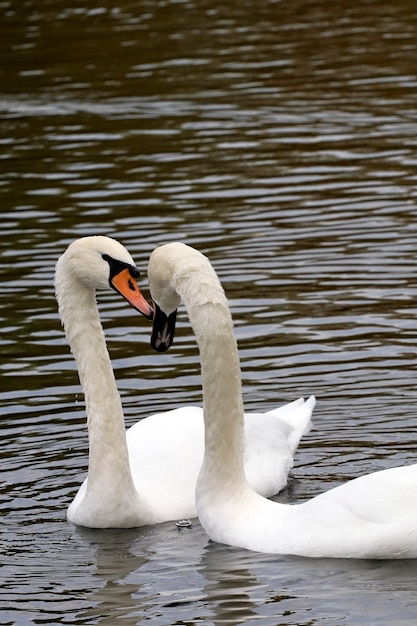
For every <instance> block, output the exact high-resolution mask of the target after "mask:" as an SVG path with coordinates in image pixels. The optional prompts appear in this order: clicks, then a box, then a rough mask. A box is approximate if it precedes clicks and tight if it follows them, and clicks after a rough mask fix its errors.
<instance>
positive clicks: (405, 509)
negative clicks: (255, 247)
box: [148, 243, 417, 559]
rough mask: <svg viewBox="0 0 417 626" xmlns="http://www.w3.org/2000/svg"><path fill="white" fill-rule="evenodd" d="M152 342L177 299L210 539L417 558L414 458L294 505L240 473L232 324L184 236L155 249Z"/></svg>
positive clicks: (210, 275) (253, 546) (266, 547)
mask: <svg viewBox="0 0 417 626" xmlns="http://www.w3.org/2000/svg"><path fill="white" fill-rule="evenodd" d="M148 278H149V284H150V291H151V296H152V299H153V301H154V303H155V316H154V328H153V331H152V345H153V346H154V348H155V349H157V350H159V351H162V350H164V349H167V348H168V347H169V345H170V343H171V342H172V336H173V327H174V318H175V309H176V308H177V306H178V304H179V302H180V299H182V300H183V302H184V304H185V306H186V308H187V311H188V315H189V318H190V322H191V325H192V327H193V330H194V333H195V336H196V340H197V343H198V346H199V351H200V360H201V372H202V382H203V404H204V420H205V453H204V461H203V465H202V468H201V471H200V473H199V476H198V480H197V487H196V503H197V513H198V517H199V519H200V522H201V525H202V527H203V528H204V530H205V531H206V533H207V534H208V536H209V538H210V539H211V540H213V541H216V542H219V543H223V544H228V545H231V546H236V547H240V548H246V549H248V550H253V551H257V552H269V553H275V554H287V555H298V556H305V557H337V558H361V559H396V558H417V465H416V464H414V465H410V466H405V467H397V468H391V469H386V470H382V471H379V472H375V473H371V474H368V475H365V476H362V477H359V478H356V479H354V480H352V481H349V482H347V483H345V484H343V485H341V486H339V487H336V488H334V489H330V490H329V491H327V492H325V493H322V494H320V495H318V496H316V497H315V498H312V499H311V500H309V501H306V502H303V503H300V504H282V503H278V502H274V501H271V500H267V499H266V498H264V497H262V496H261V495H259V494H258V493H256V492H255V491H254V490H253V489H252V488H251V487H250V485H249V484H248V482H247V480H246V478H245V473H244V463H243V459H244V454H243V451H244V430H243V408H242V394H241V379H240V367H239V359H238V355H237V346H236V340H235V337H234V333H233V323H232V319H231V315H230V312H229V308H228V304H227V300H226V297H225V295H224V291H223V289H222V287H221V285H220V282H219V280H218V278H217V276H216V274H215V271H214V269H213V268H212V266H211V265H210V263H209V261H208V259H207V258H206V257H205V256H203V255H202V254H200V253H199V252H198V251H197V250H195V249H193V248H191V247H189V246H186V245H185V244H181V243H171V244H167V245H166V246H163V247H160V248H157V249H156V250H154V251H153V253H152V255H151V257H150V261H149V267H148Z"/></svg>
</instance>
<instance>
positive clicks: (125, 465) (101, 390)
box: [56, 271, 134, 493]
mask: <svg viewBox="0 0 417 626" xmlns="http://www.w3.org/2000/svg"><path fill="white" fill-rule="evenodd" d="M56 286H57V300H58V306H59V311H60V314H61V318H62V323H63V325H64V327H65V333H66V336H67V339H68V342H69V344H70V347H71V350H72V353H73V355H74V358H75V360H76V363H77V367H78V373H79V377H80V381H81V384H82V386H83V390H84V396H85V403H86V410H87V418H88V434H89V469H88V491H89V492H91V491H93V490H95V491H96V493H100V492H101V493H105V492H106V490H107V489H108V486H109V485H110V484H112V485H115V481H116V482H119V483H120V485H123V490H126V489H130V488H131V489H134V487H133V482H132V479H131V474H130V469H129V461H128V452H127V446H126V434H125V425H124V417H123V410H122V405H121V401H120V396H119V393H118V390H117V387H116V381H115V378H114V374H113V369H112V366H111V362H110V357H109V354H108V351H107V348H106V342H105V338H104V333H103V328H102V325H101V322H100V318H99V314H98V310H97V305H96V301H95V293H94V290H93V289H91V288H87V287H85V286H83V285H82V284H81V283H80V282H79V281H77V280H76V278H74V277H72V276H71V274H70V273H65V274H64V273H63V272H58V271H57V280H56ZM116 488H117V485H116Z"/></svg>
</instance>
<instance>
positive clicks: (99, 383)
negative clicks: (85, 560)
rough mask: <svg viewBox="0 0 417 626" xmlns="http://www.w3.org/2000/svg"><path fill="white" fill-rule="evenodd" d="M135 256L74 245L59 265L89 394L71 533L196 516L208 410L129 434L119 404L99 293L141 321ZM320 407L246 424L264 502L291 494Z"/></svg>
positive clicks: (62, 307)
mask: <svg viewBox="0 0 417 626" xmlns="http://www.w3.org/2000/svg"><path fill="white" fill-rule="evenodd" d="M138 275H139V272H138V270H137V269H136V267H135V265H134V262H133V260H132V257H131V256H130V254H129V253H128V252H127V250H126V249H125V248H124V247H123V246H122V245H121V244H120V243H118V242H117V241H115V240H113V239H110V238H108V237H101V236H98V237H84V238H82V239H79V240H77V241H75V242H74V243H72V244H71V245H70V246H69V247H68V249H67V250H66V252H65V253H64V254H63V255H62V256H61V258H60V259H59V260H58V263H57V266H56V277H55V285H56V296H57V300H58V306H59V312H60V315H61V317H62V322H63V325H64V327H65V332H66V336H67V339H68V341H69V344H70V346H71V350H72V352H73V355H74V357H75V360H76V362H77V366H78V371H79V376H80V380H81V383H82V386H83V389H84V394H85V402H86V410H87V416H88V436H89V468H88V478H87V479H86V480H85V481H84V483H83V484H82V485H81V487H80V489H79V491H78V493H77V494H76V496H75V498H74V500H73V502H72V503H71V504H70V506H69V508H68V512H67V517H68V519H69V520H70V521H71V522H73V523H74V524H78V525H82V526H89V527H100V528H109V527H132V526H141V525H145V524H154V523H159V522H164V521H168V520H175V519H180V518H182V517H195V516H196V506H195V485H196V481H197V476H198V472H199V469H200V467H201V463H202V460H203V454H204V425H203V416H202V409H200V408H198V407H185V408H179V409H175V410H173V411H167V412H166V413H160V414H155V415H152V416H150V417H148V418H146V419H142V420H140V421H139V422H137V423H136V424H135V425H134V426H132V427H131V428H130V429H129V430H128V431H127V433H126V431H125V426H124V418H123V410H122V406H121V401H120V396H119V394H118V391H117V387H116V382H115V378H114V374H113V370H112V367H111V362H110V358H109V354H108V352H107V348H106V343H105V338H104V333H103V329H102V326H101V323H100V319H99V315H98V311H97V305H96V300H95V290H96V289H105V288H109V286H110V287H112V288H114V289H116V290H117V291H119V292H120V293H121V295H123V296H124V297H125V298H126V300H127V301H128V302H129V303H130V304H131V305H132V306H133V307H135V308H136V309H138V310H139V311H141V312H142V313H143V314H144V315H145V316H147V317H151V316H152V313H153V312H152V310H151V308H150V307H149V305H148V303H147V302H146V301H145V300H144V298H143V297H142V295H141V294H140V291H139V288H138V286H137V283H136V278H137V276H138ZM313 407H314V401H311V402H310V403H303V402H302V401H296V402H294V403H291V404H289V405H286V407H282V408H281V409H278V410H276V411H272V412H270V413H267V414H265V415H256V414H251V415H248V416H247V420H246V428H247V432H248V438H249V444H248V446H247V450H246V459H247V467H248V477H249V480H250V481H251V483H252V484H253V486H254V487H255V488H256V489H258V490H259V491H260V492H261V493H264V494H265V495H272V494H273V493H276V492H277V491H278V490H279V489H281V488H282V487H284V486H285V484H286V480H287V473H288V471H289V469H290V468H291V466H292V456H293V453H294V451H295V450H296V448H297V446H298V443H299V440H300V438H301V436H302V434H303V432H304V431H305V430H306V429H308V427H309V424H310V416H311V412H312V410H313Z"/></svg>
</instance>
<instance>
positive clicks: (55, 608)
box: [0, 0, 417, 626]
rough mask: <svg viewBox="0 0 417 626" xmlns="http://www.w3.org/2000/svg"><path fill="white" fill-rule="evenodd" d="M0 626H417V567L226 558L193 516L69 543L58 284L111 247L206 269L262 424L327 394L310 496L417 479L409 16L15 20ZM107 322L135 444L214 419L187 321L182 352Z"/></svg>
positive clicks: (4, 234) (36, 13) (72, 457)
mask: <svg viewBox="0 0 417 626" xmlns="http://www.w3.org/2000/svg"><path fill="white" fill-rule="evenodd" d="M0 11H1V13H2V20H1V23H2V26H3V28H2V37H1V38H0V57H1V60H2V63H0V68H1V69H0V77H1V85H2V87H1V95H0V111H1V119H2V122H1V125H0V144H1V151H0V154H1V162H2V168H1V169H2V176H1V177H0V196H1V207H2V212H1V215H2V228H1V238H0V245H1V259H2V263H1V266H0V273H1V280H2V289H1V290H0V316H1V323H2V333H1V337H0V345H1V361H0V368H1V389H0V407H1V414H2V440H3V446H2V483H3V489H2V494H1V503H0V507H1V513H2V516H1V518H0V519H1V541H2V553H3V558H2V564H3V565H2V573H1V585H0V588H1V591H0V606H1V611H0V623H2V624H17V625H19V626H23V625H24V626H27V625H29V624H111V625H114V624H115V622H116V621H117V623H121V624H126V625H133V624H139V623H142V622H144V621H147V622H148V623H151V624H153V625H155V626H157V625H158V626H159V625H161V626H162V625H167V626H169V625H171V626H172V625H173V624H197V623H204V624H216V625H217V624H240V623H246V622H249V621H251V620H256V621H257V623H258V624H261V625H262V626H277V625H278V624H289V625H290V624H292V625H298V626H301V625H304V624H306V625H307V624H329V625H331V626H334V624H335V623H341V624H348V625H349V626H352V625H363V624H375V623H378V624H380V625H382V624H392V623H393V622H395V624H397V625H408V624H413V623H414V622H415V615H416V609H417V601H416V599H415V577H416V573H417V572H416V565H415V564H414V562H412V561H410V562H398V563H387V562H381V563H378V562H365V561H360V562H358V561H353V562H349V561H343V560H342V561H339V560H335V561H333V560H308V559H299V558H291V557H277V556H274V555H260V554H255V553H250V552H245V551H243V550H237V549H232V548H227V547H224V546H219V545H215V544H212V543H210V542H208V540H207V538H206V536H205V534H204V532H203V531H202V529H201V527H200V526H199V524H198V521H195V522H194V524H193V527H192V528H191V529H190V530H183V531H181V532H180V531H178V529H177V528H176V527H175V524H172V523H167V524H162V525H160V526H157V527H153V528H142V529H135V530H129V531H91V530H87V529H79V528H75V527H73V526H72V525H71V524H69V523H68V522H67V521H66V519H65V511H66V508H67V506H68V504H69V503H70V501H71V499H72V498H73V496H74V494H75V492H76V490H77V488H78V485H79V484H80V482H81V480H82V478H83V476H84V475H85V471H86V462H87V448H88V442H87V435H86V428H85V412H84V405H83V397H82V393H81V390H80V387H79V384H78V379H77V373H76V369H75V364H74V362H73V359H72V357H71V355H70V353H69V350H68V347H67V345H66V343H65V340H64V337H63V333H62V329H61V327H60V323H59V319H58V315H57V312H56V303H55V298H54V290H53V273H54V265H55V262H56V259H57V258H58V256H59V255H60V254H61V253H62V252H63V250H64V249H65V247H66V246H67V245H68V244H69V243H70V242H71V241H72V240H73V239H75V238H77V237H79V236H83V235H90V234H107V235H111V236H114V237H116V238H117V239H119V240H120V241H121V242H123V243H124V244H125V245H126V246H127V247H128V249H129V250H130V252H131V253H132V255H133V256H134V258H135V260H136V262H137V264H138V266H139V267H140V268H141V269H142V270H143V272H144V273H143V278H142V284H143V285H144V286H145V289H146V278H145V272H146V264H147V259H148V257H149V254H150V252H151V250H152V249H153V248H154V247H155V246H157V245H160V244H162V243H166V242H168V241H173V240H181V241H184V242H186V243H188V244H190V245H193V246H196V247H197V248H199V249H200V250H201V251H202V252H204V253H206V254H207V255H208V256H209V257H210V259H211V261H212V263H213V265H214V267H215V268H216V270H217V272H218V274H219V276H220V278H221V280H222V282H223V284H224V287H225V289H226V292H227V295H228V297H229V300H230V305H231V309H232V313H233V317H234V320H235V325H236V334H237V337H238V342H239V349H240V358H241V364H242V377H243V383H244V401H245V407H246V408H247V409H248V410H258V411H261V410H268V409H271V408H273V407H274V406H276V405H278V404H280V403H282V402H287V401H290V400H292V399H294V398H296V397H298V396H308V395H309V394H311V393H314V394H315V395H316V396H317V398H318V404H317V407H316V411H315V419H314V429H313V430H312V431H311V432H310V433H309V434H308V435H307V436H306V437H305V438H304V440H303V443H302V445H301V447H300V449H299V451H298V453H297V456H296V462H295V467H294V470H293V473H292V476H291V479H290V483H289V486H288V489H287V490H286V491H285V492H284V493H283V494H281V495H280V496H279V498H280V499H281V500H283V501H286V502H295V501H301V500H304V499H306V498H308V497H311V496H312V495H315V494H316V493H320V492H321V491H323V490H324V489H328V488H330V487H333V486H336V485H338V484H340V483H341V482H343V481H345V480H347V479H349V478H353V477H355V476H357V475H360V474H361V473H365V472H371V471H375V470H378V469H383V468H386V467H392V466H395V465H400V464H408V463H412V462H414V459H415V457H416V451H417V436H416V414H417V404H416V398H415V391H414V388H415V371H416V366H417V363H416V349H415V346H416V323H415V313H416V286H415V271H414V266H415V248H416V234H417V210H416V205H415V183H416V173H415V170H416V167H415V166H416V162H417V161H416V156H415V149H416V137H417V116H416V113H415V111H416V109H417V107H416V105H417V101H416V100H417V96H416V69H415V67H416V65H415V58H416V53H417V50H416V41H417V37H416V35H417V17H416V14H415V7H414V4H413V3H412V2H410V1H406V0H401V1H400V2H397V3H396V4H395V5H392V4H391V3H385V2H382V4H381V2H376V1H374V0H367V1H366V2H362V3H359V4H356V5H354V6H352V4H351V3H349V2H345V1H342V2H338V3H333V2H329V1H328V0H310V1H303V2H302V1H301V0H297V1H295V2H292V3H284V2H280V1H277V2H275V1H273V0H262V1H260V2H257V3H256V5H255V6H254V3H250V2H246V1H243V2H242V1H239V2H229V3H227V6H226V5H225V6H217V5H213V4H212V3H209V2H207V1H205V0H203V1H202V2H198V3H197V2H176V1H173V0H167V1H165V2H156V1H155V0H148V1H146V0H144V1H143V2H140V3H139V5H138V3H133V2H129V1H123V0H122V1H121V2H119V3H118V5H117V6H114V5H112V4H111V3H108V2H107V0H103V1H102V2H101V3H100V5H96V4H94V3H93V4H91V3H83V2H78V3H76V4H75V5H73V6H71V7H68V6H67V3H64V2H62V1H61V0H55V1H54V2H51V1H47V0H45V1H44V2H42V3H34V2H32V1H31V0H26V1H25V2H21V3H18V4H16V3H12V2H11V1H9V0H4V1H3V2H1V3H0ZM99 304H100V311H101V316H102V320H103V324H104V326H105V330H106V337H107V341H108V346H109V350H110V353H111V357H112V362H113V367H114V369H115V373H116V377H117V381H118V386H119V389H120V393H121V395H122V399H123V405H124V411H125V417H126V424H127V425H130V424H132V423H134V421H135V420H137V419H140V418H143V417H145V416H146V415H148V414H149V413H151V412H153V411H155V410H163V409H167V408H172V407H174V406H179V405H185V404H189V403H200V402H201V389H200V376H199V361H198V353H197V349H196V346H195V342H194V339H193V336H192V333H191V331H190V327H189V323H188V320H187V317H186V314H185V312H184V310H183V309H181V312H180V314H179V324H178V334H177V340H176V343H175V345H174V347H173V349H172V350H171V351H170V352H168V353H167V354H166V355H156V354H154V353H153V352H152V351H151V349H150V347H149V332H150V328H149V325H148V324H147V322H146V321H145V320H144V319H142V318H140V317H138V316H137V315H136V314H135V312H134V311H133V310H130V309H127V308H126V306H125V304H124V302H123V301H121V299H119V298H117V296H116V294H114V293H103V294H100V295H99Z"/></svg>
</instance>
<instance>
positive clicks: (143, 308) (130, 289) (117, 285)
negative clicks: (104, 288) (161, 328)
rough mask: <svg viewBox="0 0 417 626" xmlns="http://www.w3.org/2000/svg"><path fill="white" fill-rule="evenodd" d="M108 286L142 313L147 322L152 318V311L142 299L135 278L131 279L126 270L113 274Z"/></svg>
mask: <svg viewBox="0 0 417 626" xmlns="http://www.w3.org/2000/svg"><path fill="white" fill-rule="evenodd" d="M110 284H111V286H112V287H113V288H114V289H115V290H116V291H118V292H119V293H120V294H121V295H122V296H123V298H125V300H127V301H128V302H129V304H130V306H132V307H133V308H134V309H136V310H137V311H139V313H142V315H144V316H145V317H146V318H147V319H148V320H151V319H152V318H153V309H152V307H151V305H150V304H149V303H148V302H147V301H146V300H145V298H144V297H143V295H142V293H141V291H140V289H139V286H138V283H137V281H136V278H133V276H132V275H131V273H130V271H129V269H128V268H126V269H123V270H121V271H120V272H119V273H118V274H115V275H114V276H113V278H111V280H110Z"/></svg>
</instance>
